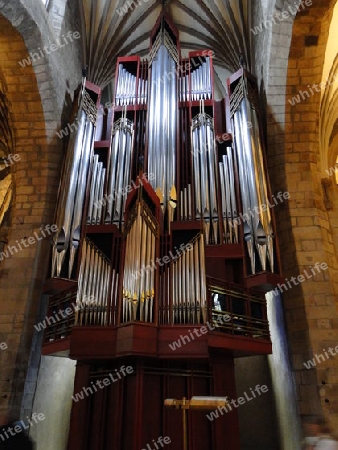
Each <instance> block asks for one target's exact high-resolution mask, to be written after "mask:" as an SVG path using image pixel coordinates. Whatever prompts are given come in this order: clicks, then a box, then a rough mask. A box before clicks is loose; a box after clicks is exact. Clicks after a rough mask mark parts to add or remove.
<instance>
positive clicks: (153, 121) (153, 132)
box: [147, 30, 178, 209]
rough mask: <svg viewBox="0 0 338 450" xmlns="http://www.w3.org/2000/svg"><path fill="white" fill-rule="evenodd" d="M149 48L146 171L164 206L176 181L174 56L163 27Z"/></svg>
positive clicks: (175, 65)
mask: <svg viewBox="0 0 338 450" xmlns="http://www.w3.org/2000/svg"><path fill="white" fill-rule="evenodd" d="M157 47H158V48H157ZM153 49H154V52H153V54H152V58H153V59H152V60H151V61H150V66H151V76H150V82H149V89H150V91H149V110H148V111H149V113H148V124H147V130H148V167H147V169H148V173H149V174H153V179H152V180H151V181H150V183H151V185H152V187H153V188H154V190H155V191H156V192H157V194H158V195H159V197H160V198H161V199H163V209H165V208H166V207H167V204H168V202H169V199H170V191H171V190H172V188H173V186H175V180H176V178H175V165H176V131H177V110H178V98H177V96H178V93H177V74H176V72H177V71H176V67H177V64H178V55H177V49H176V47H175V45H174V43H173V42H172V40H171V38H170V36H169V34H168V33H167V32H166V31H165V30H162V31H161V33H160V34H159V35H158V36H157V39H156V41H155V43H154V45H153Z"/></svg>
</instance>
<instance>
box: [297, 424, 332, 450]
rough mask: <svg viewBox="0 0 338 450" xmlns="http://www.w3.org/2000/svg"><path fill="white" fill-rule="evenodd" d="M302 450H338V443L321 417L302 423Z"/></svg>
mask: <svg viewBox="0 0 338 450" xmlns="http://www.w3.org/2000/svg"><path fill="white" fill-rule="evenodd" d="M304 432H305V438H304V441H303V446H302V449H303V450H338V441H337V440H336V439H335V438H334V437H333V436H332V433H331V429H330V427H329V425H328V423H327V421H326V419H325V418H324V417H322V416H314V417H312V418H310V419H307V420H306V421H305V422H304Z"/></svg>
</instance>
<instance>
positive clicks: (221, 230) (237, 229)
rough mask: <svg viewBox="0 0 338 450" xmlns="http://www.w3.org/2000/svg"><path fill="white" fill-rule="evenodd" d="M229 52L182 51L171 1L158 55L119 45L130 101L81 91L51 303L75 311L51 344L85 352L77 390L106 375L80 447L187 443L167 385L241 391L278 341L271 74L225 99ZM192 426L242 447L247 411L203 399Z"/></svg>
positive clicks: (121, 82)
mask: <svg viewBox="0 0 338 450" xmlns="http://www.w3.org/2000/svg"><path fill="white" fill-rule="evenodd" d="M213 56H214V55H213V52H212V51H210V50H203V49H202V50H201V51H194V52H190V53H189V55H188V58H182V57H181V49H180V42H179V36H178V32H177V30H176V28H175V26H174V24H173V23H172V21H171V19H170V18H169V17H167V16H166V14H165V13H162V14H161V16H160V17H159V19H158V21H157V23H156V25H155V27H154V29H153V32H152V34H151V37H150V51H149V55H148V57H147V58H146V59H143V60H142V59H141V58H139V57H138V56H130V57H120V58H118V59H117V64H116V76H115V94H114V99H113V104H114V108H110V109H109V110H108V111H105V110H104V109H103V107H102V106H101V105H100V97H101V91H100V88H98V87H96V86H94V85H92V84H91V83H90V82H88V81H84V82H83V85H82V88H81V89H80V90H79V92H78V98H77V100H76V102H75V105H74V120H75V121H76V123H77V127H76V128H77V129H76V131H75V132H73V133H72V135H71V138H70V141H69V144H68V150H67V155H66V160H65V164H64V169H63V173H62V179H61V185H60V191H59V196H58V204H57V213H56V224H57V226H58V231H57V232H56V234H55V235H54V237H53V245H52V257H51V278H50V279H49V280H48V281H47V282H46V285H45V292H46V293H49V294H50V302H49V315H50V316H51V317H53V315H55V314H56V313H57V312H58V311H59V310H60V309H63V310H65V309H66V308H71V310H72V313H71V314H68V315H67V316H66V318H64V319H62V320H54V321H53V323H51V325H50V326H49V327H48V328H47V330H46V331H45V337H44V346H43V353H44V354H46V355H47V354H48V355H59V356H65V357H69V358H72V359H75V360H77V369H76V376H75V384H74V395H75V394H76V393H78V392H80V391H81V390H82V389H84V387H86V388H87V389H89V390H90V391H89V392H90V395H88V396H87V395H86V396H84V399H83V400H81V401H80V402H75V401H74V402H73V407H72V414H71V423H70V434H69V448H70V449H72V450H73V449H81V450H83V449H88V450H89V449H100V450H101V449H108V448H116V449H121V450H122V449H127V448H128V449H134V450H139V449H140V448H145V447H146V445H147V444H148V443H149V444H150V445H153V444H151V443H152V442H153V440H155V441H156V439H157V437H159V436H169V437H170V439H171V443H170V448H172V449H177V450H178V449H181V448H182V441H183V431H182V427H181V420H182V419H181V415H180V414H179V413H178V412H176V411H172V410H166V409H165V408H164V400H165V399H167V398H177V399H181V398H183V397H185V398H190V397H192V396H196V395H197V396H222V397H229V398H236V387H235V376H234V358H236V357H239V356H248V355H262V354H269V353H271V342H270V337H269V327H268V322H267V315H266V302H265V297H264V293H265V292H266V291H268V290H270V289H272V288H273V287H274V286H275V285H276V284H277V283H278V281H279V280H280V276H279V272H280V264H279V254H278V245H277V242H276V237H275V234H274V231H275V224H274V218H273V211H272V210H271V208H269V205H271V201H272V200H271V192H270V188H269V183H268V179H267V171H266V166H265V161H264V144H263V140H262V132H261V119H260V115H259V108H258V95H257V84H256V81H255V78H254V77H253V76H252V75H251V74H249V73H247V72H246V70H245V69H243V68H242V69H240V70H239V71H238V72H237V73H236V74H234V75H233V76H232V77H230V79H229V80H227V88H228V96H227V97H226V98H224V99H223V100H221V101H216V100H215V93H214V60H213ZM220 136H226V140H222V139H221V138H220ZM122 367H132V368H133V370H132V372H131V373H128V374H126V375H125V374H124V375H123V376H122V375H121V372H120V369H121V370H122ZM116 373H119V374H120V375H119V377H117V378H116V380H115V381H116V382H113V383H110V384H109V386H108V383H107V385H105V386H106V387H105V388H104V389H101V388H98V387H97V386H96V384H95V383H96V382H97V381H99V380H104V379H106V378H107V376H109V375H111V377H110V378H111V379H112V374H116ZM186 433H187V441H188V443H189V447H188V448H189V449H193V450H204V449H209V448H214V449H221V448H222V449H223V448H229V449H231V450H235V449H239V425H238V417H237V414H236V412H235V413H232V414H229V415H225V416H224V417H221V418H219V419H218V420H217V421H215V422H213V423H212V422H210V421H209V420H208V419H207V418H206V415H205V413H203V412H194V411H189V413H188V415H187V429H186ZM225 443H227V445H228V447H226V446H225ZM168 447H169V446H168ZM152 448H153V447H152Z"/></svg>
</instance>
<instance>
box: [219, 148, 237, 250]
mask: <svg viewBox="0 0 338 450" xmlns="http://www.w3.org/2000/svg"><path fill="white" fill-rule="evenodd" d="M219 174H220V187H221V201H222V217H223V228H224V243H225V244H237V243H238V224H239V221H238V212H237V202H236V191H235V180H234V165H233V149H232V147H227V149H226V154H225V155H223V157H222V162H220V163H219Z"/></svg>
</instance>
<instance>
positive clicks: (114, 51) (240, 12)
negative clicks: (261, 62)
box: [80, 0, 253, 87]
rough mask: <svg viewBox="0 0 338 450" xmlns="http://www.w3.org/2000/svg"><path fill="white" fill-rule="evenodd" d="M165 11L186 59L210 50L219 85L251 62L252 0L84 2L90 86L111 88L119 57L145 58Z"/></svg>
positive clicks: (99, 0)
mask: <svg viewBox="0 0 338 450" xmlns="http://www.w3.org/2000/svg"><path fill="white" fill-rule="evenodd" d="M162 7H164V8H166V10H167V12H168V13H169V14H170V15H171V17H172V18H173V20H174V22H175V24H176V26H177V28H178V30H179V32H180V42H181V48H182V53H183V56H185V53H187V52H188V51H190V50H195V49H204V48H210V49H212V50H213V51H214V52H215V63H216V68H217V75H218V78H219V80H218V81H219V82H220V84H224V81H223V80H225V78H226V76H227V75H228V74H229V72H234V71H236V70H237V69H238V68H239V67H240V55H243V57H244V61H245V62H246V65H247V67H248V68H249V69H250V68H251V67H252V63H253V62H252V60H251V54H252V52H251V45H252V42H251V33H250V31H249V30H250V24H251V16H252V14H251V9H252V1H251V0H167V1H164V5H163V1H160V0H148V1H147V0H135V1H130V0H129V2H128V0H80V19H81V24H82V36H83V37H85V38H84V39H83V48H82V52H83V60H84V61H83V62H84V64H85V65H88V76H89V79H90V80H91V81H93V82H94V83H96V84H99V85H101V86H102V87H103V86H105V85H107V84H108V83H109V82H110V81H111V79H112V77H113V75H114V71H115V62H116V58H117V57H118V56H124V55H133V54H138V55H140V56H142V57H146V56H147V53H148V49H149V35H150V31H151V30H152V28H153V26H154V24H155V22H156V19H157V17H158V15H159V14H160V12H161V8H162Z"/></svg>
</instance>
